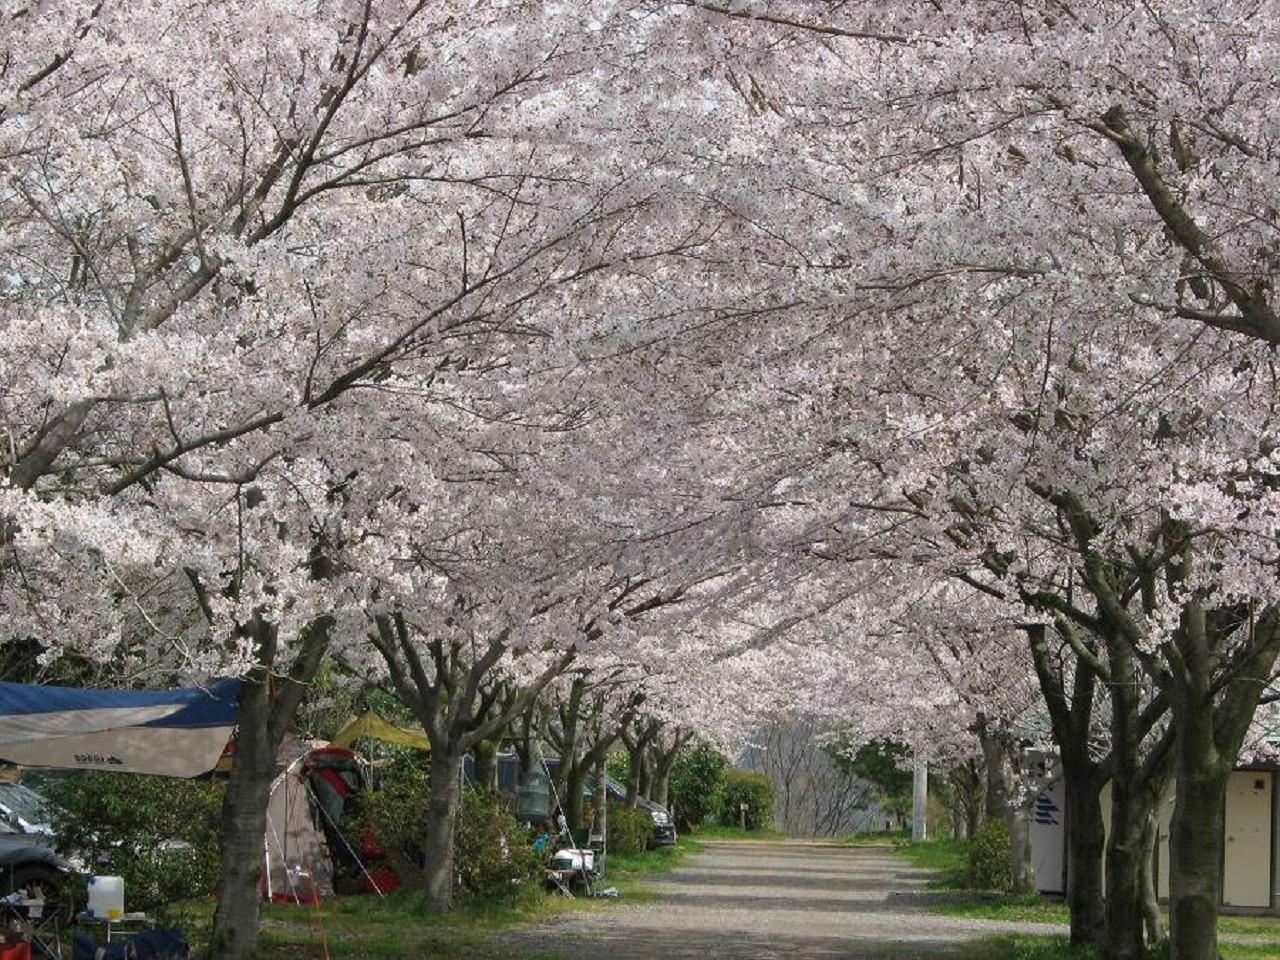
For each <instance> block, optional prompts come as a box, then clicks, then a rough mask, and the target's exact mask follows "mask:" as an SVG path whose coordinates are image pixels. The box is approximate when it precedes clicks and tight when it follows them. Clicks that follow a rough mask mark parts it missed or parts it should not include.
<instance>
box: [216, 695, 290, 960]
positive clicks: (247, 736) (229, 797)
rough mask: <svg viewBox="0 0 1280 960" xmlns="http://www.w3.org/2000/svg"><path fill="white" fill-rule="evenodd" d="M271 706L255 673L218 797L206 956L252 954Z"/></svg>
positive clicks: (229, 959) (270, 765)
mask: <svg viewBox="0 0 1280 960" xmlns="http://www.w3.org/2000/svg"><path fill="white" fill-rule="evenodd" d="M270 710H271V704H270V700H269V694H268V690H267V686H266V684H265V683H263V682H262V680H261V675H259V676H257V677H253V678H246V680H245V682H244V687H243V688H242V690H241V693H240V717H239V735H238V736H237V738H236V755H235V763H234V765H233V766H232V768H231V776H230V778H229V779H228V780H227V789H226V792H225V793H224V794H223V798H222V862H221V872H220V877H219V882H218V892H219V899H218V906H217V909H216V910H215V911H214V915H213V932H212V934H211V936H210V940H209V952H208V956H209V957H210V958H212V960H250V958H252V957H256V956H257V954H258V917H259V911H260V909H261V905H262V893H261V887H260V883H261V880H262V852H263V839H264V838H265V837H266V830H267V801H268V799H269V798H270V794H271V780H272V777H273V776H274V775H275V765H276V754H277V752H278V750H279V746H280V744H279V741H278V740H275V742H273V740H274V739H275V738H273V737H272V736H271V723H270Z"/></svg>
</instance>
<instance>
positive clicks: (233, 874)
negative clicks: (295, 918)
mask: <svg viewBox="0 0 1280 960" xmlns="http://www.w3.org/2000/svg"><path fill="white" fill-rule="evenodd" d="M332 625H333V621H332V619H331V618H329V617H327V616H321V617H319V618H317V619H316V620H315V621H313V622H312V623H311V624H310V625H309V626H308V627H307V628H306V629H305V630H304V631H303V632H302V634H301V636H300V638H299V639H300V641H301V643H300V646H299V649H298V655H297V657H296V658H295V660H294V663H293V665H292V666H291V667H290V668H289V672H288V674H287V675H285V676H284V677H283V678H278V679H277V680H276V690H275V696H274V697H273V696H272V692H271V680H270V678H271V677H272V676H273V674H272V672H271V668H272V666H273V665H274V664H275V662H276V644H277V640H278V635H277V633H276V628H275V626H274V625H273V624H270V623H267V622H265V621H264V620H262V619H261V618H260V617H257V616H255V617H254V619H253V621H252V623H251V624H250V625H249V626H248V627H247V628H246V636H250V637H252V638H253V640H254V645H255V649H256V653H257V661H258V666H256V667H255V668H254V669H253V670H252V671H251V672H250V673H249V675H248V676H247V677H245V679H244V685H243V687H241V690H240V702H239V720H238V725H237V727H238V732H237V734H236V757H235V763H234V764H233V766H232V768H231V776H230V778H229V779H228V781H227V790H226V793H225V794H224V795H223V799H222V856H221V864H220V876H219V882H218V892H219V900H218V906H217V909H216V910H215V911H214V915H213V929H212V931H211V932H210V935H209V950H208V955H209V956H210V957H211V958H214V960H246V958H249V957H255V956H257V954H258V917H259V912H260V910H261V903H262V900H261V892H260V886H259V884H260V881H261V879H262V855H263V847H264V841H265V839H266V830H267V804H268V801H269V800H270V796H271V781H272V778H273V777H274V776H275V768H276V757H277V756H278V755H279V752H280V742H281V741H282V740H283V739H284V734H285V731H286V730H287V729H288V727H289V725H290V724H291V723H292V722H293V717H294V714H296V713H297V710H298V704H299V702H300V701H301V699H302V695H303V692H304V690H305V689H306V686H307V684H309V683H310V682H311V681H312V680H313V679H314V678H315V675H316V671H317V670H319V669H320V662H321V660H323V659H324V654H325V651H326V650H327V649H328V645H329V630H330V628H331V627H332Z"/></svg>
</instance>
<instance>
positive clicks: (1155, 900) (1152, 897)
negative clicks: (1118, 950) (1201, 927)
mask: <svg viewBox="0 0 1280 960" xmlns="http://www.w3.org/2000/svg"><path fill="white" fill-rule="evenodd" d="M1159 831H1160V824H1159V822H1158V820H1157V817H1156V810H1155V809H1152V810H1150V811H1149V812H1148V813H1147V820H1146V823H1145V824H1143V827H1142V919H1143V922H1144V924H1145V926H1146V929H1147V943H1149V944H1156V943H1159V942H1160V941H1161V940H1163V939H1164V921H1163V920H1162V918H1161V916H1160V898H1159V895H1158V894H1157V893H1156V836H1157V834H1158V833H1159Z"/></svg>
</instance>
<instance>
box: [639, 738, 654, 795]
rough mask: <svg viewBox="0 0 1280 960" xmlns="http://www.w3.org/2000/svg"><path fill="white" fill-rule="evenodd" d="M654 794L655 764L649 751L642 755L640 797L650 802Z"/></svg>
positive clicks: (643, 752)
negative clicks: (650, 757)
mask: <svg viewBox="0 0 1280 960" xmlns="http://www.w3.org/2000/svg"><path fill="white" fill-rule="evenodd" d="M652 794H653V762H652V761H651V760H650V759H649V751H648V750H645V751H642V752H641V754H640V796H642V797H643V798H644V799H646V800H648V799H649V798H650V797H651V796H652Z"/></svg>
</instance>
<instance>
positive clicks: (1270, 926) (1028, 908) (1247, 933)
mask: <svg viewBox="0 0 1280 960" xmlns="http://www.w3.org/2000/svg"><path fill="white" fill-rule="evenodd" d="M931 910H932V912H933V913H939V914H943V915H944V916H948V917H972V918H975V919H979V920H1004V921H1008V922H1010V923H1058V924H1067V923H1069V922H1070V921H1071V914H1070V912H1069V911H1068V910H1067V905H1066V904H1065V903H1063V902H1062V901H1060V900H1049V899H1046V898H1044V897H1042V896H1040V895H1039V894H1035V893H1030V894H1011V893H1006V894H998V893H980V892H975V893H974V894H973V896H972V898H967V899H963V900H950V901H945V902H942V903H938V904H935V905H934V906H933V907H932V908H931ZM1164 920H1165V925H1166V927H1167V925H1168V923H1169V916H1168V913H1166V914H1165V918H1164ZM1218 934H1219V936H1221V937H1223V938H1224V940H1227V941H1229V940H1231V939H1232V938H1235V937H1272V938H1274V939H1275V941H1276V942H1277V943H1280V917H1245V916H1230V917H1228V916H1221V917H1219V918H1218ZM1275 952H1276V953H1277V954H1278V955H1280V949H1275Z"/></svg>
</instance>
